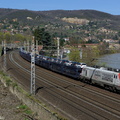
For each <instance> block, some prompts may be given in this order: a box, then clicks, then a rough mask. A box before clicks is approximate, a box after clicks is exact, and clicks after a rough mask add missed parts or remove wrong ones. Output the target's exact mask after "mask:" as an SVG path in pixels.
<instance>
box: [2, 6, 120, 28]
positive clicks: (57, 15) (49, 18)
mask: <svg viewBox="0 0 120 120" xmlns="http://www.w3.org/2000/svg"><path fill="white" fill-rule="evenodd" d="M27 17H31V18H32V19H33V21H34V23H33V21H32V22H30V21H29V24H31V25H33V24H35V25H39V24H40V23H43V22H44V23H46V24H47V23H49V22H51V23H59V24H61V23H62V24H70V23H67V22H65V21H62V20H61V18H64V17H66V18H80V19H87V20H91V21H95V20H98V21H105V20H107V21H109V23H110V28H112V29H116V30H118V29H119V28H120V15H111V14H109V13H105V12H101V11H97V10H50V11H32V10H19V9H7V8H6V9H5V8H0V20H4V19H6V18H7V19H9V20H11V19H15V18H17V19H18V20H19V21H21V22H24V23H27V22H28V20H27V19H26V18H27Z"/></svg>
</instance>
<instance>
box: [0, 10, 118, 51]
mask: <svg viewBox="0 0 120 120" xmlns="http://www.w3.org/2000/svg"><path fill="white" fill-rule="evenodd" d="M1 10H3V11H4V13H5V12H6V11H7V14H6V15H4V17H3V16H1V17H0V32H1V35H0V36H1V37H0V38H1V39H2V33H3V34H5V33H7V34H9V36H10V37H7V38H6V39H9V40H8V41H10V39H11V38H14V35H16V34H21V35H23V36H24V37H25V36H32V34H33V33H32V32H33V31H34V30H35V29H36V28H37V27H38V26H39V28H45V30H46V31H48V32H49V33H50V34H51V35H52V36H55V37H59V38H60V40H64V42H65V44H64V45H70V46H76V44H77V46H78V47H81V46H83V45H86V46H92V45H94V46H96V45H98V44H101V43H102V42H103V43H104V42H105V43H109V47H110V48H115V49H119V44H120V31H119V30H118V28H119V25H118V28H117V27H116V28H115V27H113V26H115V25H116V23H115V21H117V22H118V20H119V19H118V18H117V20H116V16H112V15H108V14H107V13H101V12H99V11H85V12H88V13H89V14H91V13H92V12H93V13H94V19H90V18H87V17H86V16H82V17H80V13H79V14H77V12H79V11H76V14H77V15H74V17H71V16H72V15H73V13H74V12H75V11H73V13H72V11H71V12H69V11H68V13H69V14H68V13H67V11H48V12H40V13H39V14H38V13H37V14H36V12H34V11H32V12H31V11H28V10H11V9H9V10H7V9H1ZM8 11H10V14H8ZM57 12H58V14H57ZM64 12H65V13H64ZM80 12H81V11H80ZM82 12H83V13H84V11H82ZM70 13H72V14H70ZM83 13H82V14H83ZM93 13H92V15H93ZM1 14H2V13H1ZM11 14H12V15H11ZM84 14H85V13H84ZM97 14H98V16H97ZM99 14H103V16H105V15H106V16H108V18H106V17H105V18H104V17H103V19H102V20H101V18H99ZM104 14H105V15H104ZM43 15H44V16H43ZM50 15H51V18H52V17H53V18H52V20H53V21H52V20H51V18H50ZM55 15H56V16H55ZM60 15H61V16H60ZM65 15H66V17H64V16H65ZM9 16H10V17H9ZM11 16H12V17H11ZM17 16H18V17H17ZM20 16H21V17H20ZM22 16H23V17H22ZM85 17H86V18H85ZM41 19H42V21H41ZM43 21H44V22H43ZM113 23H115V24H113ZM11 36H12V37H11ZM24 39H28V38H24ZM0 41H1V40H0ZM15 41H16V40H15ZM17 41H18V40H17Z"/></svg>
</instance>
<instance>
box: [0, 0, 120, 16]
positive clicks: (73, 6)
mask: <svg viewBox="0 0 120 120" xmlns="http://www.w3.org/2000/svg"><path fill="white" fill-rule="evenodd" d="M0 8H12V9H28V10H34V11H43V10H61V9H62V10H85V9H92V10H98V11H102V12H106V13H110V14H113V15H120V0H0Z"/></svg>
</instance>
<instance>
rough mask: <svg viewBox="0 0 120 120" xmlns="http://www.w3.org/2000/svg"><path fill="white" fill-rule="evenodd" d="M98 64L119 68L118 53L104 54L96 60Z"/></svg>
mask: <svg viewBox="0 0 120 120" xmlns="http://www.w3.org/2000/svg"><path fill="white" fill-rule="evenodd" d="M98 64H99V65H105V66H106V67H111V68H118V69H120V53H115V54H110V55H105V56H103V57H101V58H100V59H99V60H98Z"/></svg>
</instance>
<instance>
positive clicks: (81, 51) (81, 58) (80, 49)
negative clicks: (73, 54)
mask: <svg viewBox="0 0 120 120" xmlns="http://www.w3.org/2000/svg"><path fill="white" fill-rule="evenodd" d="M80 59H82V48H81V49H80Z"/></svg>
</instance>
